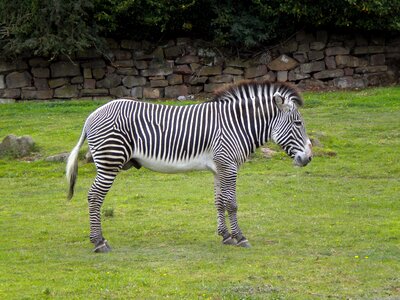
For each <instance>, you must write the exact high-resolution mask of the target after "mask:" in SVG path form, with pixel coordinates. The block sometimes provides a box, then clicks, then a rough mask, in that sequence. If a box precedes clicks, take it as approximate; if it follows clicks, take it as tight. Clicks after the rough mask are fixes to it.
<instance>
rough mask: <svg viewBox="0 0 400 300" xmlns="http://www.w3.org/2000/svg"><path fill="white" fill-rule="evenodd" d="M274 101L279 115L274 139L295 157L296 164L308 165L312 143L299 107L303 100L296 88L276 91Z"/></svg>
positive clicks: (273, 129) (274, 130) (276, 120)
mask: <svg viewBox="0 0 400 300" xmlns="http://www.w3.org/2000/svg"><path fill="white" fill-rule="evenodd" d="M273 102H274V104H275V105H276V108H277V115H276V119H275V122H274V123H273V127H272V131H271V133H272V140H273V141H274V142H275V143H277V144H278V145H280V146H281V147H282V148H283V149H284V150H285V152H286V153H287V154H288V155H289V156H290V157H292V158H293V161H294V164H295V165H296V166H300V167H303V166H305V165H307V164H308V163H309V162H310V161H311V158H312V145H311V142H310V139H309V138H308V136H307V133H306V129H305V127H304V121H303V118H302V117H301V115H300V112H299V111H298V107H299V106H301V105H302V104H303V100H302V99H301V98H300V96H299V94H298V93H297V92H295V91H294V90H291V89H289V90H286V91H284V92H282V93H281V92H276V93H275V94H274V96H273Z"/></svg>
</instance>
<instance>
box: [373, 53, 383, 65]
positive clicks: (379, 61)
mask: <svg viewBox="0 0 400 300" xmlns="http://www.w3.org/2000/svg"><path fill="white" fill-rule="evenodd" d="M385 63H386V58H385V54H373V55H371V57H370V65H371V66H381V65H384V64H385Z"/></svg>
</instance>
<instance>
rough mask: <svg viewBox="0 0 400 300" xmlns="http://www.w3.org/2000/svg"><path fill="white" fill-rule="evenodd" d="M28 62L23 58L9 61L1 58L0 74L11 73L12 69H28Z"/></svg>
mask: <svg viewBox="0 0 400 300" xmlns="http://www.w3.org/2000/svg"><path fill="white" fill-rule="evenodd" d="M27 69H28V64H27V63H26V62H24V61H22V60H17V61H13V62H8V61H4V60H1V59H0V74H5V73H9V72H12V71H22V70H27Z"/></svg>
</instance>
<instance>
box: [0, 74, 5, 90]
mask: <svg viewBox="0 0 400 300" xmlns="http://www.w3.org/2000/svg"><path fill="white" fill-rule="evenodd" d="M5 88H6V82H5V80H4V75H0V89H5Z"/></svg>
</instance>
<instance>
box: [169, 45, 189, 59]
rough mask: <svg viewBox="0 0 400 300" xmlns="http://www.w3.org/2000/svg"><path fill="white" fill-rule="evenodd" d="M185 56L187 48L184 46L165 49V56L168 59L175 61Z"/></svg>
mask: <svg viewBox="0 0 400 300" xmlns="http://www.w3.org/2000/svg"><path fill="white" fill-rule="evenodd" d="M183 54H185V48H184V47H183V46H172V47H167V48H165V49H164V55H165V57H166V58H172V59H175V58H177V57H179V56H182V55H183Z"/></svg>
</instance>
